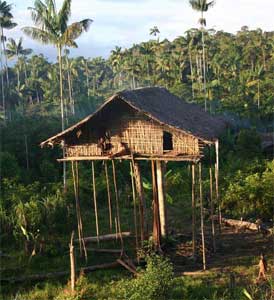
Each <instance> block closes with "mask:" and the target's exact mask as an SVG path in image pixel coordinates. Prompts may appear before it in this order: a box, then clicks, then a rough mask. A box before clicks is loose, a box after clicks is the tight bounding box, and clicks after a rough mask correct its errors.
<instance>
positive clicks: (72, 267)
mask: <svg viewBox="0 0 274 300" xmlns="http://www.w3.org/2000/svg"><path fill="white" fill-rule="evenodd" d="M73 237H74V231H72V234H71V238H70V244H69V256H70V285H71V291H72V292H74V290H75V258H74V246H73Z"/></svg>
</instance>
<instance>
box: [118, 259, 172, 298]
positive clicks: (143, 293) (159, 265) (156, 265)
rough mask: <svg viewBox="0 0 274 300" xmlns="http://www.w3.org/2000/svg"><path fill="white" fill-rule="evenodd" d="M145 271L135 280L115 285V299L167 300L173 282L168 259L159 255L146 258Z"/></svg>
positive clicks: (122, 281)
mask: <svg viewBox="0 0 274 300" xmlns="http://www.w3.org/2000/svg"><path fill="white" fill-rule="evenodd" d="M146 263H147V266H146V269H145V270H142V271H140V272H139V274H138V276H137V278H134V279H131V280H121V281H120V282H119V283H118V285H117V289H116V291H117V294H116V297H117V299H123V300H124V299H128V300H141V299H142V300H154V299H155V300H156V299H168V298H167V297H168V295H169V293H170V291H171V287H172V282H173V267H172V264H171V263H170V262H169V260H168V259H166V258H163V257H162V256H159V255H155V254H153V255H150V256H148V257H146Z"/></svg>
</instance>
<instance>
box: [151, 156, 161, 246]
mask: <svg viewBox="0 0 274 300" xmlns="http://www.w3.org/2000/svg"><path fill="white" fill-rule="evenodd" d="M151 173H152V191H153V234H152V236H153V243H154V247H155V250H159V249H160V247H161V240H160V237H161V228H160V218H159V201H158V193H157V180H156V174H155V173H156V172H155V161H153V160H152V161H151Z"/></svg>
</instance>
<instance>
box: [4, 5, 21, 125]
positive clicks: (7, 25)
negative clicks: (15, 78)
mask: <svg viewBox="0 0 274 300" xmlns="http://www.w3.org/2000/svg"><path fill="white" fill-rule="evenodd" d="M11 9H12V5H11V4H8V3H7V2H6V1H2V0H0V51H1V54H0V64H1V87H2V88H1V90H2V107H3V113H4V119H5V118H6V101H5V87H4V74H3V73H4V68H3V56H2V54H3V53H5V40H6V37H5V36H4V29H12V28H14V27H15V26H16V25H17V24H16V23H14V22H12V18H13V15H12V13H11ZM3 50H4V51H3ZM5 70H6V80H7V83H9V76H8V66H7V59H6V57H5Z"/></svg>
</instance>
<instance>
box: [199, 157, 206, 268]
mask: <svg viewBox="0 0 274 300" xmlns="http://www.w3.org/2000/svg"><path fill="white" fill-rule="evenodd" d="M199 186H200V213H201V236H202V251H203V270H206V253H205V232H204V206H203V188H202V164H201V163H199Z"/></svg>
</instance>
